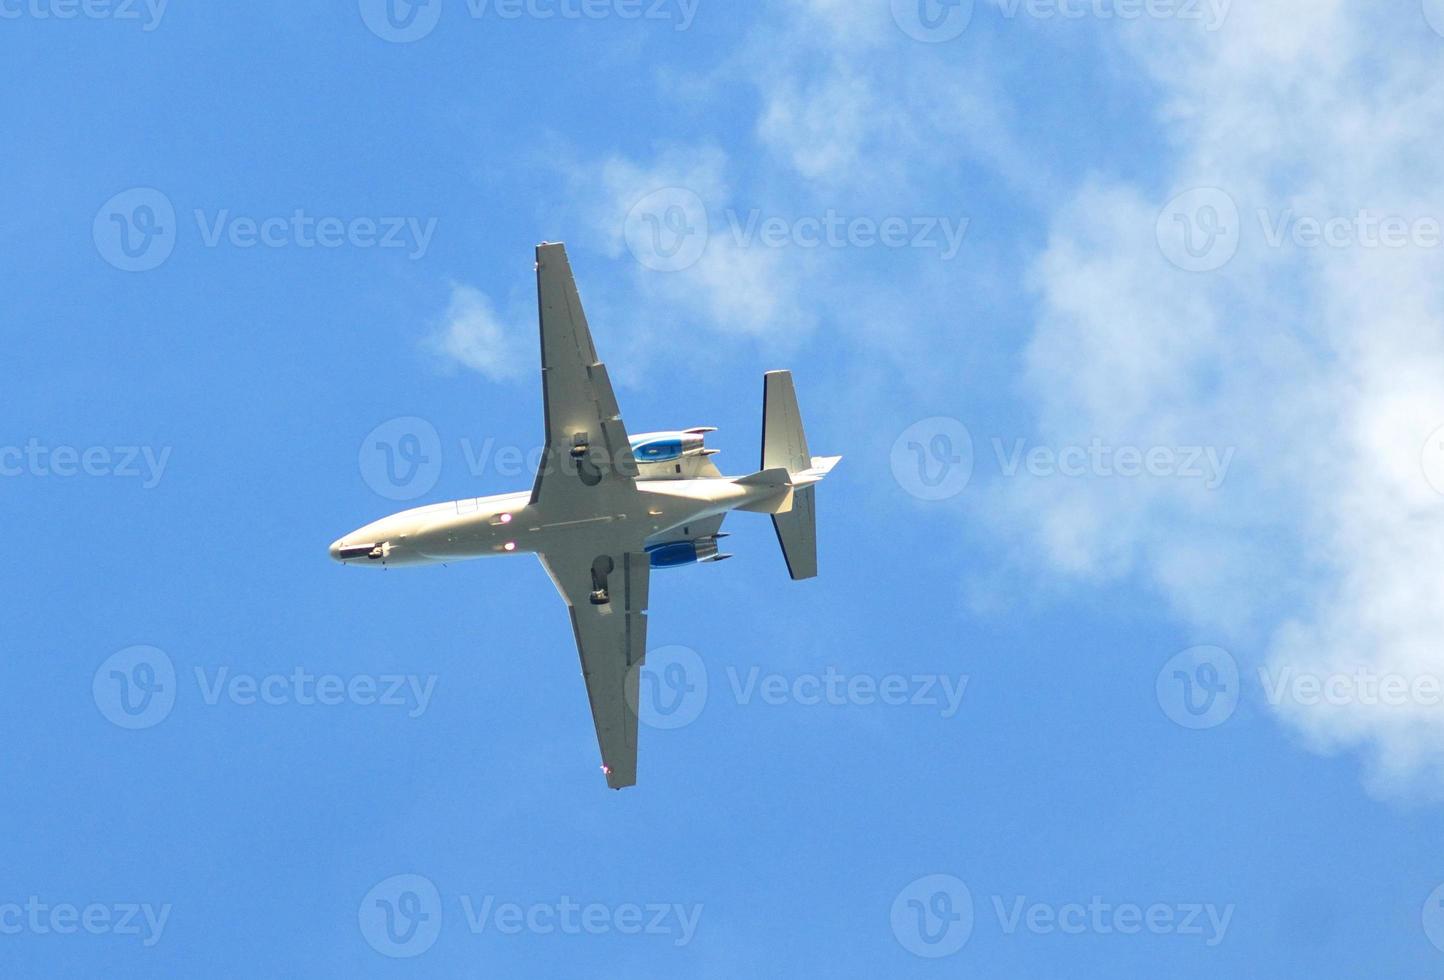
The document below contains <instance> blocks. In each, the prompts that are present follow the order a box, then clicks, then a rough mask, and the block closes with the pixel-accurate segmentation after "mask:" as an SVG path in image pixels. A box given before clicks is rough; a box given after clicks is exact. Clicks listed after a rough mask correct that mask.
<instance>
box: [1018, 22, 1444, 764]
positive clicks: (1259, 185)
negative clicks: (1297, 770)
mask: <svg viewBox="0 0 1444 980" xmlns="http://www.w3.org/2000/svg"><path fill="white" fill-rule="evenodd" d="M1163 34H1164V32H1163V30H1162V29H1161V28H1159V26H1158V25H1146V28H1145V27H1143V26H1140V28H1139V29H1137V30H1135V31H1131V32H1129V33H1128V35H1127V37H1128V40H1127V47H1128V49H1129V50H1131V51H1133V52H1134V53H1135V54H1136V55H1137V57H1138V59H1139V61H1140V62H1141V63H1142V64H1144V65H1145V66H1146V67H1147V70H1148V72H1149V73H1150V75H1151V78H1152V82H1153V84H1154V85H1156V86H1157V88H1158V91H1159V94H1160V98H1161V103H1162V106H1163V117H1164V119H1165V123H1164V125H1165V128H1166V130H1167V132H1168V134H1169V136H1170V137H1171V138H1172V140H1173V141H1174V145H1175V147H1176V153H1177V158H1176V165H1175V166H1174V168H1173V172H1172V174H1171V175H1170V177H1169V183H1168V186H1162V187H1156V186H1137V185H1124V184H1118V183H1115V184H1110V185H1106V186H1098V185H1093V186H1087V187H1084V188H1082V189H1081V190H1080V191H1079V192H1078V193H1077V194H1076V195H1075V196H1074V197H1073V199H1072V200H1071V201H1070V202H1069V203H1068V204H1067V205H1066V206H1064V207H1062V208H1061V209H1059V211H1058V212H1057V215H1056V216H1055V218H1054V221H1053V228H1052V234H1051V237H1050V241H1049V244H1048V246H1047V248H1046V250H1045V251H1044V252H1043V254H1042V255H1041V256H1040V257H1039V258H1038V260H1037V263H1036V266H1035V272H1036V280H1037V286H1038V289H1039V293H1040V316H1039V321H1038V324H1037V328H1036V334H1035V336H1034V338H1033V340H1032V343H1031V345H1030V348H1029V352H1028V375H1027V377H1028V383H1029V390H1030V391H1031V393H1032V398H1033V401H1034V404H1035V406H1036V409H1037V412H1038V415H1039V419H1040V422H1041V426H1042V428H1043V430H1044V431H1045V432H1046V433H1047V434H1048V436H1049V437H1050V438H1053V439H1058V440H1060V441H1072V440H1078V439H1080V438H1086V437H1088V436H1091V435H1102V436H1104V437H1105V438H1106V437H1115V438H1126V439H1128V440H1130V441H1132V442H1134V443H1138V442H1143V443H1145V444H1147V443H1152V442H1158V443H1162V444H1170V443H1176V442H1177V441H1178V440H1179V439H1180V438H1184V437H1186V438H1187V440H1188V441H1190V442H1198V441H1204V442H1213V443H1215V444H1221V445H1231V446H1237V447H1238V448H1239V453H1238V458H1237V460H1236V462H1235V464H1234V469H1233V473H1232V474H1231V476H1230V478H1229V481H1228V483H1227V484H1226V486H1225V487H1224V488H1223V489H1222V490H1220V491H1218V492H1216V493H1213V494H1207V493H1200V491H1199V490H1198V488H1197V487H1196V486H1187V485H1183V484H1176V485H1169V484H1166V483H1164V484H1156V485H1155V484H1139V485H1138V486H1129V487H1123V488H1120V487H1118V486H1115V485H1112V484H1110V483H1109V482H1108V481H1094V482H1092V483H1088V482H1084V483H1078V484H1071V485H1069V486H1068V487H1065V488H1063V489H1061V490H1060V489H1059V488H1058V487H1056V486H1049V485H1039V486H1036V487H1033V488H1031V489H1030V491H1029V492H1027V493H1025V494H1024V495H1022V497H1021V499H1015V500H1013V501H1011V503H1012V504H1013V505H1021V506H1022V507H1023V508H1024V509H1026V510H1029V511H1032V512H1035V513H1036V514H1037V515H1038V526H1039V533H1038V535H1037V540H1038V543H1039V545H1040V547H1041V549H1042V551H1043V553H1044V554H1045V555H1047V556H1048V558H1049V559H1050V560H1051V561H1052V563H1053V564H1054V565H1055V566H1056V567H1058V568H1060V569H1062V570H1066V571H1069V572H1077V573H1087V574H1092V575H1102V576H1117V575H1123V574H1129V573H1133V572H1139V571H1141V572H1142V573H1144V574H1146V575H1147V576H1148V577H1149V578H1150V579H1151V580H1152V581H1153V582H1155V583H1156V585H1157V586H1158V587H1159V588H1160V589H1161V590H1162V592H1163V594H1164V595H1166V596H1167V597H1168V598H1169V599H1170V600H1171V601H1172V602H1173V603H1174V604H1175V606H1176V607H1178V608H1179V609H1180V610H1181V611H1183V612H1184V613H1185V614H1186V615H1187V616H1189V617H1190V618H1191V619H1192V620H1193V621H1195V622H1196V623H1199V624H1201V625H1203V626H1205V627H1207V628H1210V629H1213V630H1215V631H1218V632H1219V633H1221V634H1224V635H1231V636H1234V637H1238V638H1240V639H1241V641H1243V642H1247V640H1248V639H1249V638H1251V637H1254V636H1257V635H1258V633H1259V632H1260V631H1261V632H1262V633H1263V635H1264V636H1265V637H1266V640H1265V643H1266V645H1267V649H1268V652H1267V654H1266V659H1267V662H1268V664H1269V665H1270V666H1271V667H1272V668H1274V669H1281V668H1282V667H1285V666H1289V667H1293V668H1294V669H1295V670H1296V671H1298V672H1308V673H1313V674H1318V675H1330V674H1334V673H1337V672H1350V671H1354V670H1356V669H1359V668H1367V669H1368V670H1370V671H1374V672H1376V673H1378V674H1380V675H1401V676H1404V677H1406V678H1412V677H1415V676H1418V675H1420V674H1421V673H1424V674H1432V675H1439V676H1444V588H1441V586H1440V581H1441V574H1444V497H1441V496H1439V495H1437V494H1435V493H1434V492H1433V491H1432V490H1431V489H1430V487H1429V486H1428V484H1427V483H1426V482H1425V480H1424V478H1423V474H1422V472H1421V467H1420V455H1421V452H1422V450H1423V447H1424V442H1425V438H1426V436H1428V435H1429V433H1430V432H1432V431H1433V430H1434V429H1435V428H1437V427H1438V426H1439V425H1441V424H1444V277H1441V276H1440V275H1439V269H1440V264H1439V263H1440V259H1441V256H1444V250H1440V249H1438V248H1434V249H1427V248H1419V247H1410V248H1379V247H1364V246H1360V245H1354V246H1351V247H1342V248H1335V247H1328V246H1321V247H1306V248H1301V247H1297V246H1295V245H1292V244H1285V245H1283V246H1282V247H1274V246H1271V245H1270V244H1269V243H1268V240H1267V239H1268V235H1267V234H1266V232H1265V230H1264V229H1265V227H1266V225H1267V224H1268V223H1269V222H1277V221H1278V220H1279V217H1280V216H1281V215H1287V213H1288V210H1287V209H1290V208H1292V209H1293V214H1294V215H1307V216H1314V217H1318V218H1321V219H1327V218H1330V217H1344V218H1351V217H1353V216H1355V215H1357V214H1358V212H1359V211H1360V209H1370V210H1371V211H1372V212H1374V214H1375V215H1376V216H1382V215H1388V214H1399V215H1404V216H1406V217H1411V218H1412V217H1420V216H1423V217H1430V218H1437V219H1444V160H1441V159H1440V157H1439V156H1438V154H1437V153H1432V152H1427V151H1426V150H1424V147H1426V146H1430V145H1432V146H1437V145H1438V142H1439V140H1440V139H1441V138H1444V77H1441V76H1440V75H1439V74H1438V72H1437V66H1438V62H1439V58H1440V57H1441V56H1444V42H1441V40H1440V39H1439V38H1437V37H1436V36H1434V35H1433V34H1430V33H1428V32H1427V30H1426V28H1425V26H1424V24H1423V21H1422V20H1421V19H1420V18H1419V16H1418V6H1417V4H1407V3H1390V4H1384V5H1359V4H1349V3H1344V2H1341V0H1323V2H1321V0H1277V2H1273V3H1269V4H1249V5H1244V4H1238V5H1236V6H1235V8H1234V9H1233V11H1232V14H1231V18H1230V20H1229V22H1228V24H1227V26H1226V28H1225V29H1224V30H1222V31H1220V32H1218V33H1217V34H1212V35H1207V34H1203V33H1202V32H1198V31H1187V30H1180V31H1177V32H1175V33H1173V34H1171V35H1169V36H1161V35H1163ZM1190 186H1216V187H1220V188H1223V189H1225V190H1226V191H1227V192H1228V193H1230V194H1231V195H1232V196H1233V198H1234V199H1235V200H1236V201H1237V203H1238V205H1239V209H1240V211H1241V215H1242V221H1243V225H1242V231H1243V243H1242V248H1241V250H1240V252H1239V254H1238V256H1237V257H1236V258H1235V259H1234V260H1233V261H1232V263H1231V264H1229V265H1228V266H1227V267H1225V268H1224V269H1223V270H1221V271H1218V272H1215V273H1210V274H1193V273H1187V272H1183V271H1180V270H1178V269H1175V268H1173V267H1171V266H1169V265H1168V264H1167V263H1166V262H1165V261H1164V259H1163V257H1162V255H1161V253H1160V250H1159V248H1158V246H1157V244H1156V243H1155V241H1154V237H1153V236H1154V232H1153V228H1154V222H1155V219H1156V218H1157V216H1158V213H1159V210H1160V208H1161V207H1162V205H1163V203H1164V202H1165V201H1166V200H1168V199H1169V198H1170V197H1171V196H1172V195H1173V193H1174V192H1175V191H1177V190H1180V189H1183V188H1187V187H1190ZM1261 211H1262V212H1264V214H1263V215H1261V214H1260V212H1261ZM1053 482H1057V481H1053ZM1003 506H1006V505H1003ZM1279 710H1280V712H1281V714H1282V717H1283V718H1284V719H1285V720H1286V721H1287V722H1288V723H1289V724H1290V725H1292V726H1294V727H1295V728H1296V729H1297V730H1298V731H1300V732H1301V733H1303V734H1304V735H1305V737H1306V738H1307V739H1308V740H1309V741H1310V743H1311V744H1313V745H1315V746H1317V747H1319V748H1322V749H1338V748H1344V747H1356V748H1360V749H1363V750H1365V752H1366V754H1367V756H1368V757H1369V758H1370V759H1371V760H1372V761H1373V763H1374V764H1373V765H1372V766H1371V775H1372V778H1373V780H1374V785H1375V786H1376V787H1377V788H1379V789H1381V790H1385V791H1398V790H1400V789H1402V788H1403V787H1404V786H1405V785H1407V784H1410V783H1411V782H1412V781H1413V780H1415V779H1416V778H1417V777H1419V776H1420V775H1421V774H1433V775H1438V774H1439V772H1440V771H1444V710H1441V708H1440V706H1437V705H1430V704H1425V703H1409V704H1404V705H1395V706H1388V707H1386V706H1380V705H1371V704H1368V703H1364V702H1363V701H1362V700H1361V699H1353V700H1352V701H1348V702H1347V703H1341V704H1333V705H1330V704H1327V703H1324V704H1321V705H1305V704H1300V703H1295V702H1291V701H1285V702H1284V703H1282V704H1280V706H1279Z"/></svg>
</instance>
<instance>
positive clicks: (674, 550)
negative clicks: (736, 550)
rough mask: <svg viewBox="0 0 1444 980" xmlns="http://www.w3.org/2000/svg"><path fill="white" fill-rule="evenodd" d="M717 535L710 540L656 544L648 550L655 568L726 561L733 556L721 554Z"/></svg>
mask: <svg viewBox="0 0 1444 980" xmlns="http://www.w3.org/2000/svg"><path fill="white" fill-rule="evenodd" d="M720 537H725V535H721V534H719V535H716V536H714V537H710V538H693V539H692V540H691V541H668V542H667V543H666V544H654V545H652V546H651V547H650V548H648V549H647V556H648V557H649V558H650V559H651V560H652V567H653V568H676V567H677V566H679V565H693V564H696V563H697V562H704V561H726V560H727V559H728V558H731V557H732V556H731V555H724V554H719V553H718V551H717V538H720Z"/></svg>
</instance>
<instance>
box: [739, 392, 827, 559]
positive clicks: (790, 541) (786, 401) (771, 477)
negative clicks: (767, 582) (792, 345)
mask: <svg viewBox="0 0 1444 980" xmlns="http://www.w3.org/2000/svg"><path fill="white" fill-rule="evenodd" d="M762 381H763V387H762V469H761V470H760V471H759V472H757V473H755V474H753V475H752V476H751V477H744V478H743V482H757V483H763V482H766V483H776V484H777V485H778V486H779V487H781V488H785V490H786V492H785V493H782V494H779V495H778V497H777V498H776V499H775V500H774V501H773V502H772V503H771V506H767V507H765V509H766V510H767V511H768V512H769V513H771V515H772V527H773V528H774V529H775V530H776V531H777V543H778V544H780V545H781V546H782V557H783V558H785V559H786V560H787V571H788V573H789V574H791V576H792V577H793V578H794V579H804V578H812V577H813V576H815V575H816V574H817V516H816V513H817V512H816V509H815V497H816V488H815V487H814V486H813V484H815V483H817V482H819V481H820V480H821V479H822V478H823V477H825V476H826V475H827V474H828V473H829V472H831V470H832V468H833V467H834V466H836V465H837V461H838V460H840V459H842V457H841V456H813V455H812V454H811V453H809V452H808V450H807V436H806V434H805V433H804V432H803V431H802V413H801V412H799V411H798V409H797V392H796V391H795V390H794V389H793V387H792V372H790V371H768V372H767V374H765V375H764V376H763V379H762ZM757 509H759V510H761V509H764V508H762V507H759V508H757Z"/></svg>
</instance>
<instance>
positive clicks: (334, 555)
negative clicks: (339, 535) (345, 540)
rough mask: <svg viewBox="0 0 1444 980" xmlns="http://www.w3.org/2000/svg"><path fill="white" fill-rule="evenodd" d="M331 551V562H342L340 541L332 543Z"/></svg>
mask: <svg viewBox="0 0 1444 980" xmlns="http://www.w3.org/2000/svg"><path fill="white" fill-rule="evenodd" d="M329 550H330V554H331V560H332V561H340V560H341V541H340V540H336V541H332V542H331V547H330V549H329Z"/></svg>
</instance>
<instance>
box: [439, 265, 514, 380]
mask: <svg viewBox="0 0 1444 980" xmlns="http://www.w3.org/2000/svg"><path fill="white" fill-rule="evenodd" d="M530 336H532V334H531V332H530V331H528V330H523V329H522V328H521V327H520V326H518V325H517V324H515V323H512V322H509V321H508V320H506V319H503V318H502V317H500V316H498V315H497V312H496V307H495V306H494V305H493V304H492V301H491V299H490V298H489V297H488V296H487V295H486V294H485V293H483V292H482V291H481V290H479V289H476V288H475V287H472V286H467V285H463V284H460V283H453V284H452V287H451V300H450V302H449V303H448V305H447V307H446V312H445V313H444V314H443V315H442V317H441V320H440V322H439V323H438V324H437V327H436V330H435V331H434V332H433V333H432V334H431V335H430V336H429V337H427V339H426V341H425V346H426V348H427V349H428V350H430V351H431V352H432V353H434V354H435V355H437V356H438V357H439V358H440V359H441V360H442V362H443V364H445V365H447V366H449V367H452V368H457V367H460V368H465V369H466V370H469V371H475V372H477V373H478V374H481V375H484V376H485V377H487V378H490V379H491V380H493V381H503V380H506V379H509V378H514V377H517V376H518V375H520V374H521V373H522V372H523V370H524V365H525V363H526V361H525V354H528V353H530V348H527V349H526V350H525V351H523V345H522V341H521V338H523V337H530Z"/></svg>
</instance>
